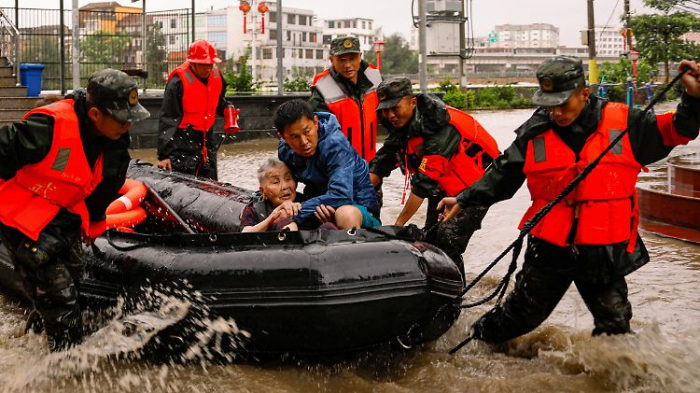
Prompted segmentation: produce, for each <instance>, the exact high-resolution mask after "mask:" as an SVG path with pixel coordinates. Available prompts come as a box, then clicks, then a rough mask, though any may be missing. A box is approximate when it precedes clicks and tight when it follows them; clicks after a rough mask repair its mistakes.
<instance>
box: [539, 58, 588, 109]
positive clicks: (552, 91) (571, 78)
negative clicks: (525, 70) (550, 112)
mask: <svg viewBox="0 0 700 393" xmlns="http://www.w3.org/2000/svg"><path fill="white" fill-rule="evenodd" d="M537 81H538V82H539V84H540V88H539V89H538V90H537V91H536V92H535V95H534V96H533V97H532V102H534V103H535V104H536V105H540V106H559V105H563V104H565V103H566V102H567V101H568V100H569V98H570V97H571V95H572V94H573V93H574V91H575V90H576V89H577V88H579V87H581V86H585V85H586V76H585V74H584V73H583V63H582V62H581V59H579V58H577V57H571V56H557V57H553V58H551V59H548V60H545V61H544V62H542V64H540V66H539V67H538V68H537Z"/></svg>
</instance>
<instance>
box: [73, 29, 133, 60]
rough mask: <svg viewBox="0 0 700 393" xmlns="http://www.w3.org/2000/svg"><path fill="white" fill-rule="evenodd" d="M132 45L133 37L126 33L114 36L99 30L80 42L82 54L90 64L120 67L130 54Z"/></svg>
mask: <svg viewBox="0 0 700 393" xmlns="http://www.w3.org/2000/svg"><path fill="white" fill-rule="evenodd" d="M130 43H131V37H130V36H129V35H128V34H126V33H124V32H118V33H117V34H113V33H107V32H105V31H102V30H97V31H96V32H94V33H92V34H90V35H89V36H87V37H85V39H84V40H83V41H81V42H80V52H81V53H82V55H83V58H84V60H85V61H87V62H90V63H101V64H104V65H112V64H114V65H120V64H123V63H124V58H125V57H127V55H128V54H129V53H130V51H129V44H130ZM117 68H119V67H118V66H117Z"/></svg>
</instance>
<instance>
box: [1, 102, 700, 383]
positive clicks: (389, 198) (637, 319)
mask: <svg viewBox="0 0 700 393" xmlns="http://www.w3.org/2000/svg"><path fill="white" fill-rule="evenodd" d="M530 113H531V111H530V110H516V111H507V112H478V113H475V114H474V115H475V117H476V118H477V120H479V121H480V122H481V123H482V124H483V125H484V126H485V128H486V129H487V130H490V132H491V133H492V134H493V135H494V137H495V138H496V139H497V140H498V142H499V146H501V148H502V149H503V148H505V147H507V146H508V144H509V143H510V142H511V141H512V139H513V133H512V131H513V130H514V129H515V128H516V127H517V126H518V125H520V124H521V123H522V122H524V121H525V120H526V119H527V117H528V116H529V115H530ZM275 146H276V143H275V141H272V140H266V141H258V142H248V143H242V144H236V145H228V146H225V147H224V148H223V149H222V151H221V152H220V158H219V160H220V167H219V174H220V178H221V179H222V180H224V181H227V182H230V183H233V184H235V185H239V186H242V187H246V188H256V187H257V179H256V175H255V172H256V169H257V167H258V166H259V165H260V163H261V162H262V161H263V159H264V158H266V157H270V156H274V155H275V151H274V148H275ZM691 152H700V142H698V141H694V142H692V143H691V144H690V145H689V146H685V147H682V148H677V149H676V150H674V151H673V153H672V155H680V154H687V153H691ZM132 156H134V157H135V158H141V159H147V160H151V161H152V160H153V159H154V152H153V151H152V150H148V151H134V152H133V153H132ZM662 172H663V163H657V164H655V165H653V166H651V172H649V173H648V174H645V175H644V176H643V177H644V178H645V179H654V178H656V177H658V176H660V175H661V174H662ZM642 181H644V179H642ZM403 182H404V179H403V176H401V175H400V173H398V171H395V173H394V174H393V175H392V176H391V177H390V178H389V179H388V180H387V181H386V182H385V185H384V189H385V208H384V210H383V211H382V220H383V221H384V222H385V223H391V222H393V220H394V219H395V217H396V215H397V214H398V212H399V211H400V209H401V206H400V200H401V193H402V189H403ZM528 203H529V198H528V193H527V191H526V190H525V189H524V188H523V189H521V190H520V191H519V192H518V193H517V194H516V195H515V197H514V198H513V199H511V200H509V201H505V202H502V203H500V204H497V205H495V206H494V207H492V208H491V210H490V211H489V214H488V215H487V216H486V219H485V220H484V223H483V229H482V230H481V231H479V232H477V233H476V234H475V235H474V237H473V238H472V241H471V244H470V246H469V248H468V249H467V252H466V253H465V256H464V257H465V267H466V270H467V274H468V275H469V277H474V276H475V275H476V274H478V273H479V272H481V270H482V269H483V268H484V267H485V266H486V265H488V264H489V263H490V262H491V261H492V260H493V258H495V257H496V256H497V255H498V254H499V253H500V252H501V250H503V249H504V248H505V247H506V246H507V245H508V244H510V242H512V241H513V239H515V237H516V236H517V234H518V232H517V229H516V226H517V224H518V222H519V220H520V217H521V216H522V214H523V213H524V211H525V209H526V208H527V206H528ZM423 219H424V214H422V213H420V214H417V215H416V217H414V219H413V222H415V223H416V224H419V225H420V224H422V221H423ZM642 237H643V239H644V241H645V243H646V244H647V247H648V248H649V251H650V254H651V256H652V262H650V263H649V264H648V265H647V266H645V267H643V268H642V269H640V270H638V271H637V272H635V273H633V274H631V275H630V276H628V283H629V291H630V301H631V303H632V305H633V312H634V317H633V319H632V328H633V329H634V331H635V332H636V334H634V335H625V336H614V337H595V338H593V337H591V336H590V331H591V330H592V327H593V321H592V318H591V316H590V314H589V313H588V310H587V309H586V306H585V305H584V303H583V302H582V301H581V299H580V297H579V296H578V293H577V292H576V291H575V289H574V288H570V290H569V292H568V293H567V294H566V296H565V297H564V299H563V300H562V302H561V303H560V304H559V305H558V306H557V308H556V309H555V311H554V313H553V314H552V315H551V316H550V317H549V319H547V320H546V321H545V323H544V324H543V325H542V326H540V327H539V328H538V329H536V330H535V331H534V332H532V333H530V334H527V335H525V336H523V337H521V338H519V339H517V340H515V341H513V342H511V343H510V344H509V345H508V347H507V348H501V349H500V350H494V349H493V348H491V347H489V346H487V345H485V344H482V343H471V344H469V345H467V346H466V347H464V348H463V349H462V350H461V351H460V352H459V353H458V354H457V355H455V356H450V355H448V354H447V352H448V350H449V349H451V348H452V347H453V346H454V345H456V344H457V343H458V342H459V341H461V340H462V339H463V338H464V337H465V335H466V331H467V329H468V328H469V326H470V325H471V323H473V322H474V321H475V320H476V319H477V318H478V317H479V316H480V315H481V314H482V313H484V312H485V311H487V310H488V309H489V308H490V305H485V306H481V307H477V308H475V309H470V310H466V311H465V312H463V314H462V316H461V317H460V319H459V320H458V321H457V323H456V324H455V326H454V327H453V328H452V329H451V330H450V331H449V332H448V333H447V334H445V335H444V336H443V337H442V338H440V339H439V340H438V341H436V342H434V343H431V344H428V345H425V346H422V347H419V348H415V349H413V350H410V351H408V352H406V353H401V354H392V353H387V352H382V351H375V352H370V353H363V354H358V355H356V356H354V357H352V358H350V359H347V360H343V361H334V362H323V363H315V362H282V363H280V362H273V363H264V364H240V363H236V362H233V363H230V364H216V365H213V364H207V363H201V362H195V363H190V364H185V365H181V364H170V363H158V362H155V363H154V362H149V361H145V360H128V361H127V360H111V359H108V358H106V357H105V355H104V354H103V353H101V352H100V351H101V348H102V347H100V345H99V344H93V343H90V342H89V343H87V344H84V345H83V346H82V347H83V348H79V351H77V352H76V354H73V355H55V354H54V355H49V354H48V351H47V345H46V340H45V338H44V337H43V336H37V335H34V334H29V335H23V334H21V331H22V328H23V326H24V320H25V318H26V317H25V315H24V310H23V309H22V308H21V307H20V306H18V305H17V304H16V303H14V302H13V301H12V300H10V299H7V298H5V297H3V296H1V295H0V391H37V392H48V391H57V392H76V391H77V392H83V391H91V392H130V391H145V392H151V391H153V392H161V391H162V392H178V391H185V392H190V391H192V392H228V391H243V392H247V391H266V392H267V391H270V392H307V391H329V392H336V391H339V392H340V391H342V392H375V391H376V392H379V391H381V392H385V391H386V392H412V391H420V392H422V391H449V392H464V391H468V392H471V391H474V392H476V391H494V392H521V391H530V392H539V391H542V392H550V391H557V392H603V391H633V392H675V391H686V392H697V391H700V324H699V322H700V304H699V303H698V301H699V300H700V247H699V246H697V245H691V244H687V243H683V242H679V241H675V240H670V239H665V238H660V237H657V236H655V235H653V234H648V233H642ZM506 265H507V261H503V262H501V263H500V264H499V266H497V267H496V269H494V271H493V272H492V273H491V274H489V275H488V276H486V278H485V279H484V280H483V281H482V282H481V283H480V284H479V285H477V287H476V288H475V289H474V290H473V291H472V293H470V294H469V295H468V296H469V297H470V298H472V299H476V298H478V297H479V295H484V294H486V293H488V292H489V291H490V290H492V289H493V288H495V286H496V285H497V284H498V282H499V281H500V278H501V277H502V275H503V274H504V273H505V271H506V267H507V266H506ZM280 323H284V321H280ZM309 323H313V321H309ZM114 340H119V338H118V337H115V338H114ZM84 353H90V354H91V356H81V355H79V354H84ZM76 357H78V358H79V359H78V360H76V359H75V358H76ZM70 362H72V363H74V366H73V367H69V368H67V367H64V366H62V365H65V364H67V363H70Z"/></svg>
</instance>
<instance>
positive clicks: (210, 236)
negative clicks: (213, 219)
mask: <svg viewBox="0 0 700 393" xmlns="http://www.w3.org/2000/svg"><path fill="white" fill-rule="evenodd" d="M217 240H218V237H216V234H215V233H212V234H211V235H209V241H210V242H212V243H216V241H217Z"/></svg>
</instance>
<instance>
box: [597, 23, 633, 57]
mask: <svg viewBox="0 0 700 393" xmlns="http://www.w3.org/2000/svg"><path fill="white" fill-rule="evenodd" d="M621 31H622V28H621V27H619V26H618V27H610V26H608V27H605V26H596V28H595V50H596V56H597V57H619V56H620V55H621V54H623V53H625V52H628V51H629V50H630V49H629V48H627V45H626V43H625V37H624V36H623V35H622V33H621ZM633 45H634V43H633Z"/></svg>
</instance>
